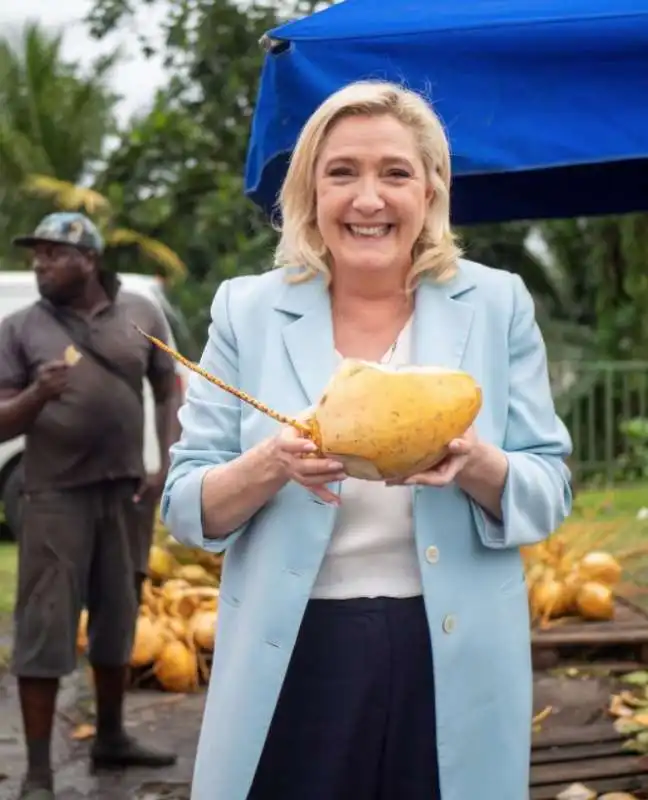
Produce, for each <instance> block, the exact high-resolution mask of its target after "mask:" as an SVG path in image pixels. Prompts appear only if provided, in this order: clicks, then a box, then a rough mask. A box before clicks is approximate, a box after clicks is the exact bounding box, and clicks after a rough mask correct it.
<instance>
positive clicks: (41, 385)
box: [34, 361, 70, 401]
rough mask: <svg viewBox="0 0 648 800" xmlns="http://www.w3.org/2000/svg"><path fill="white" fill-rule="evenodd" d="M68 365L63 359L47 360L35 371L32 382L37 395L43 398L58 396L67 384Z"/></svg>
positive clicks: (51, 398)
mask: <svg viewBox="0 0 648 800" xmlns="http://www.w3.org/2000/svg"><path fill="white" fill-rule="evenodd" d="M69 372H70V367H69V366H68V364H66V363H65V361H47V362H45V363H44V364H41V365H40V367H38V369H37V371H36V380H35V382H34V387H35V390H36V392H37V394H38V396H39V397H40V398H41V399H42V400H43V401H47V400H53V399H54V398H55V397H60V395H61V394H62V393H63V391H64V390H65V388H66V387H67V385H68V376H69Z"/></svg>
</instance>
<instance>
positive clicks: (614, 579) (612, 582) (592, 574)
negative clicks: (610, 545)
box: [578, 551, 623, 588]
mask: <svg viewBox="0 0 648 800" xmlns="http://www.w3.org/2000/svg"><path fill="white" fill-rule="evenodd" d="M578 569H579V572H580V574H581V575H582V577H583V580H585V581H596V582H597V583H603V584H605V586H610V587H611V588H614V587H615V586H616V585H617V584H618V583H619V581H620V580H621V573H622V572H623V569H622V567H621V565H620V564H619V562H618V561H617V560H616V558H614V556H612V555H610V553H603V552H597V551H595V552H592V553H587V555H585V556H583V558H582V559H581V560H580V563H579V565H578Z"/></svg>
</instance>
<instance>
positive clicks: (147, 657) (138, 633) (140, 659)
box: [130, 615, 164, 667]
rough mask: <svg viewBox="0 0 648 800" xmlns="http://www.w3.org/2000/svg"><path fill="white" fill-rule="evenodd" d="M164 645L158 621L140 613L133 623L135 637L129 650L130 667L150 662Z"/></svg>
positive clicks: (143, 665)
mask: <svg viewBox="0 0 648 800" xmlns="http://www.w3.org/2000/svg"><path fill="white" fill-rule="evenodd" d="M163 645H164V637H163V635H162V629H161V626H160V623H159V622H158V621H153V620H151V619H150V618H149V617H146V616H144V615H140V616H139V617H138V618H137V623H136V625H135V639H134V641H133V649H132V651H131V657H130V665H131V667H145V666H146V665H147V664H152V663H153V662H154V661H155V659H156V658H157V657H158V655H159V654H160V651H161V650H162V647H163Z"/></svg>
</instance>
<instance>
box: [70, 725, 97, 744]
mask: <svg viewBox="0 0 648 800" xmlns="http://www.w3.org/2000/svg"><path fill="white" fill-rule="evenodd" d="M96 732H97V730H96V728H95V726H94V725H88V724H87V723H84V724H82V725H78V726H77V727H76V728H75V729H74V730H73V731H72V733H71V735H70V738H71V739H74V741H76V742H83V741H85V740H86V739H92V738H93V737H94V736H95V734H96Z"/></svg>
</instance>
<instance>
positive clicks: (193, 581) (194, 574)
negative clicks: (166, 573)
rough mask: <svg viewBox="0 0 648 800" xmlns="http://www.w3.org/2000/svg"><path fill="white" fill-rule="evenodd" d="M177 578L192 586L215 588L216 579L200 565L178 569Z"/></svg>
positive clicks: (188, 565) (189, 565)
mask: <svg viewBox="0 0 648 800" xmlns="http://www.w3.org/2000/svg"><path fill="white" fill-rule="evenodd" d="M174 577H175V578H178V579H179V580H183V581H186V582H187V583H188V584H190V585H192V586H215V585H216V579H215V578H214V576H213V575H210V574H209V573H208V572H207V570H206V569H205V568H204V567H201V566H200V565H199V564H185V565H184V566H182V567H178V569H176V571H175V574H174Z"/></svg>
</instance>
